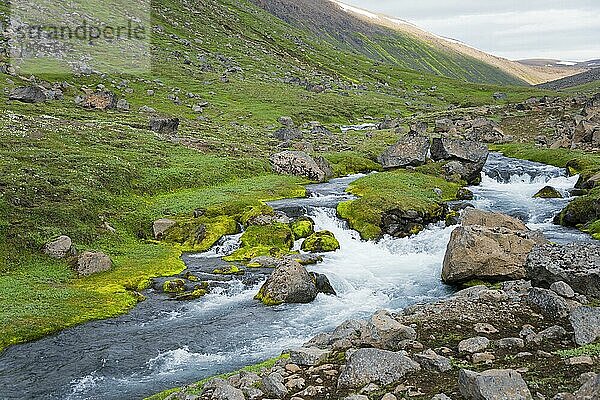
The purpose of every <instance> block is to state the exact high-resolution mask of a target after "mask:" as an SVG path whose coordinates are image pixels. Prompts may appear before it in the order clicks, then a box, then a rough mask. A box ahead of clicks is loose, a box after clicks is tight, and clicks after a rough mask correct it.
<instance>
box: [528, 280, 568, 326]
mask: <svg viewBox="0 0 600 400" xmlns="http://www.w3.org/2000/svg"><path fill="white" fill-rule="evenodd" d="M527 300H528V302H529V303H530V304H533V305H535V306H537V307H538V308H539V309H540V310H541V311H542V312H543V313H544V315H546V316H548V317H551V318H565V317H567V316H568V315H569V311H570V307H569V304H568V303H567V301H566V300H565V299H563V298H562V297H560V296H559V295H557V294H556V293H554V292H553V291H551V290H548V289H542V288H536V287H533V288H531V289H530V290H529V295H528V296H527Z"/></svg>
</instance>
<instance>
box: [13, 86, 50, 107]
mask: <svg viewBox="0 0 600 400" xmlns="http://www.w3.org/2000/svg"><path fill="white" fill-rule="evenodd" d="M8 99H9V100H16V101H20V102H22V103H42V102H44V101H46V100H48V98H47V96H46V91H45V90H44V89H43V88H41V87H40V86H36V85H32V86H22V87H17V88H14V89H13V90H11V92H10V93H9V95H8Z"/></svg>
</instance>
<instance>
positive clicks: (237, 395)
mask: <svg viewBox="0 0 600 400" xmlns="http://www.w3.org/2000/svg"><path fill="white" fill-rule="evenodd" d="M211 399H212V400H245V397H244V392H242V391H241V390H240V389H237V388H235V387H233V386H231V385H225V384H224V385H220V386H218V387H217V388H216V389H215V390H214V392H213V394H212V396H211Z"/></svg>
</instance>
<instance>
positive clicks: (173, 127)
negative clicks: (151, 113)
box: [149, 117, 179, 134]
mask: <svg viewBox="0 0 600 400" xmlns="http://www.w3.org/2000/svg"><path fill="white" fill-rule="evenodd" d="M149 127H150V130H151V131H154V132H157V133H163V134H172V133H176V132H177V130H178V129H179V118H160V117H152V118H150V124H149Z"/></svg>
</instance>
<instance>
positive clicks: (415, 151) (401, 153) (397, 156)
mask: <svg viewBox="0 0 600 400" xmlns="http://www.w3.org/2000/svg"><path fill="white" fill-rule="evenodd" d="M428 151H429V138H427V137H424V136H405V137H404V138H402V139H401V140H400V141H398V143H396V144H394V145H393V146H390V147H388V148H387V149H386V150H385V151H384V152H383V154H382V155H381V156H379V163H380V164H381V165H382V166H383V168H386V169H389V168H400V167H408V166H413V167H416V166H419V165H423V164H425V160H426V157H427V152H428Z"/></svg>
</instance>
